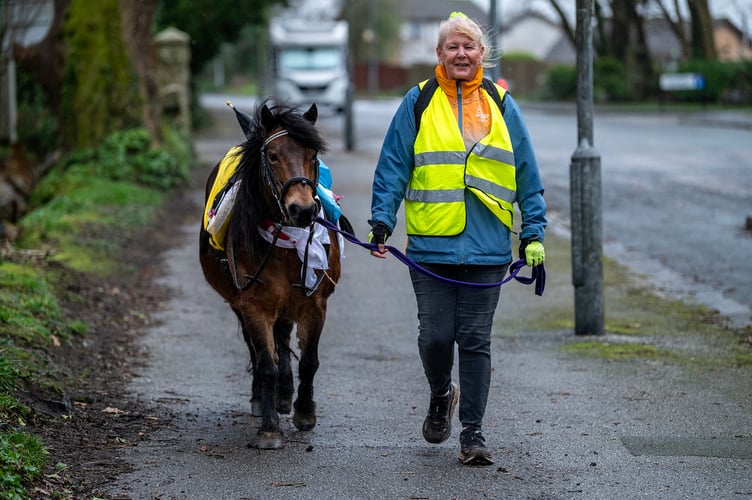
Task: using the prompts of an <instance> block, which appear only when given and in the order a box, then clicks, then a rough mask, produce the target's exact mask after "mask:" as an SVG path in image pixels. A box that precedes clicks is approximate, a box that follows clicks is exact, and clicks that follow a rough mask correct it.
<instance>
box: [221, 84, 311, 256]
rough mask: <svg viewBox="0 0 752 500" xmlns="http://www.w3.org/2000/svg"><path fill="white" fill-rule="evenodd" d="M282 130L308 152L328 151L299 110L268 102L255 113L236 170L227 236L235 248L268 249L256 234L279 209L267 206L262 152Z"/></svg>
mask: <svg viewBox="0 0 752 500" xmlns="http://www.w3.org/2000/svg"><path fill="white" fill-rule="evenodd" d="M264 106H266V107H268V109H269V110H270V111H271V112H272V115H273V116H274V121H273V123H264V119H263V117H262V109H263V108H264ZM278 127H281V128H283V129H285V130H286V131H287V133H288V137H290V138H291V139H292V140H294V141H295V142H297V143H298V144H300V145H301V146H303V147H305V148H310V149H313V150H314V151H317V152H318V153H323V152H325V151H326V143H325V142H324V140H323V138H322V137H321V135H320V134H319V131H318V130H317V129H316V127H314V125H313V124H312V123H311V122H309V121H308V120H307V119H306V118H305V117H303V112H301V111H300V110H299V109H298V108H296V107H293V106H289V105H285V104H272V102H271V100H269V99H265V100H263V101H262V102H260V103H259V104H258V105H257V106H256V108H255V111H254V114H253V117H252V120H251V122H250V126H249V128H250V130H249V132H250V133H248V134H247V136H248V139H247V140H246V141H245V142H244V143H242V144H241V145H240V152H239V155H240V156H241V158H240V163H239V164H238V168H237V170H236V174H235V175H237V176H238V179H241V180H242V181H243V182H242V183H241V186H240V189H239V190H238V194H237V198H236V200H235V205H234V207H233V212H232V217H231V219H230V223H229V227H228V235H231V236H232V241H233V244H234V245H235V246H236V248H240V247H245V248H246V249H248V250H250V251H252V252H253V253H256V254H257V255H258V254H259V252H261V251H263V249H264V248H266V242H265V240H263V239H262V238H261V237H260V236H259V234H258V231H257V226H258V225H259V223H260V222H261V221H263V220H265V219H272V220H273V219H274V214H276V213H278V209H277V207H276V205H272V204H270V203H268V201H267V200H268V199H269V196H267V195H266V192H267V191H268V190H269V187H268V185H267V183H266V181H265V179H264V175H263V166H262V161H261V149H262V147H263V145H264V141H265V140H266V138H267V137H268V136H269V135H270V133H271V131H272V130H274V129H276V128H278Z"/></svg>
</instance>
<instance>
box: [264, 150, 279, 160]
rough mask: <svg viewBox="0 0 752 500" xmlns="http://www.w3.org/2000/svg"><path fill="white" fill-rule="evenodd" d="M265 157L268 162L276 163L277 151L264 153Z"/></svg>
mask: <svg viewBox="0 0 752 500" xmlns="http://www.w3.org/2000/svg"><path fill="white" fill-rule="evenodd" d="M266 157H267V159H268V160H269V163H277V160H278V159H279V158H278V157H277V153H274V152H268V153H267V154H266Z"/></svg>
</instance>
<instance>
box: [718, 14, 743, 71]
mask: <svg viewBox="0 0 752 500" xmlns="http://www.w3.org/2000/svg"><path fill="white" fill-rule="evenodd" d="M713 41H714V42H715V50H716V51H717V52H718V60H720V61H726V62H728V61H750V60H752V40H750V37H749V34H746V35H745V34H744V32H743V31H742V30H740V29H739V28H738V27H737V26H736V25H735V24H734V23H732V22H731V21H730V20H729V19H728V18H725V17H724V18H722V19H716V20H715V22H714V24H713Z"/></svg>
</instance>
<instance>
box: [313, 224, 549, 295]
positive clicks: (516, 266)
mask: <svg viewBox="0 0 752 500" xmlns="http://www.w3.org/2000/svg"><path fill="white" fill-rule="evenodd" d="M316 222H318V223H319V224H321V225H322V226H324V227H325V228H327V229H331V230H332V231H336V232H338V233H339V234H341V235H342V236H343V237H344V238H345V239H346V240H347V241H349V242H350V243H353V244H355V245H358V246H361V247H363V248H365V249H367V250H377V249H378V245H376V244H375V243H366V242H364V241H360V240H359V239H358V238H357V237H355V235H354V234H351V233H348V232H347V231H343V230H342V229H340V228H339V227H337V226H336V225H335V224H333V223H331V222H330V221H328V220H326V219H324V218H322V217H317V218H316ZM384 247H385V248H386V249H387V250H389V253H391V254H392V255H394V257H395V258H396V259H397V260H399V261H400V262H402V263H403V264H405V265H406V266H407V267H409V268H410V269H413V270H415V271H418V272H420V273H423V274H425V275H426V276H430V277H431V278H435V279H437V280H439V281H443V282H444V283H447V284H449V285H453V286H457V287H462V288H491V287H495V286H501V285H503V284H504V283H508V282H509V281H511V280H513V279H515V280H517V281H518V282H520V283H522V284H523V285H530V284H532V283H535V294H536V295H543V290H544V289H545V287H546V269H545V268H544V267H543V264H540V265H538V266H534V267H533V270H532V274H531V276H529V277H528V276H519V272H520V270H521V269H522V268H523V267H525V265H526V264H525V259H519V260H517V261H515V262H513V263H512V264H511V265H510V266H509V276H507V277H506V278H504V279H503V280H501V281H497V282H494V283H473V282H470V281H461V280H455V279H451V278H446V277H444V276H440V275H438V274H436V273H434V272H432V271H429V270H428V269H426V268H425V267H423V266H421V265H420V264H418V263H417V262H415V261H414V260H412V259H411V258H410V257H408V256H407V255H405V254H404V253H402V251H400V250H399V249H397V248H395V247H393V246H391V245H384Z"/></svg>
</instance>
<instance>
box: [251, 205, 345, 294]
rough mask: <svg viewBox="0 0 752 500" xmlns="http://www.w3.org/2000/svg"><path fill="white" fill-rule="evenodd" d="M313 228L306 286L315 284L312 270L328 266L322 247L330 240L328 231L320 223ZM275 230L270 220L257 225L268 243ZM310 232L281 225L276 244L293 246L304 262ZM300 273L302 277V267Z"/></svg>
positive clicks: (320, 213)
mask: <svg viewBox="0 0 752 500" xmlns="http://www.w3.org/2000/svg"><path fill="white" fill-rule="evenodd" d="M319 216H320V217H323V216H324V212H323V210H320V211H319ZM313 228H314V229H313V238H311V245H310V246H309V247H308V269H307V270H306V272H305V280H306V281H305V283H304V284H305V286H306V287H308V288H312V287H313V286H314V285H315V284H316V280H317V277H316V273H315V272H314V270H325V269H327V268H328V267H329V257H328V255H327V253H326V249H325V248H324V245H328V244H329V243H331V240H329V231H328V230H327V229H326V228H325V227H324V226H322V225H321V224H314V225H313ZM276 230H277V226H276V225H275V224H274V223H273V222H272V221H266V222H265V223H264V225H263V226H259V227H258V232H259V234H260V235H261V236H262V237H263V238H264V239H265V240H266V241H268V242H269V243H271V242H272V241H274V233H275V232H276ZM310 232H311V231H310V229H309V228H307V227H294V226H282V232H281V233H280V234H279V238H277V245H276V246H278V247H280V248H295V250H297V252H298V258H299V259H300V261H301V262H304V260H305V252H306V246H307V245H308V235H309V234H310ZM339 238H340V237H338V239H339ZM342 243H343V242H342V241H340V249H341V248H343V247H344V245H343V244H342ZM342 257H344V255H342ZM300 274H301V277H302V275H303V270H302V269H301V272H300Z"/></svg>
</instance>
